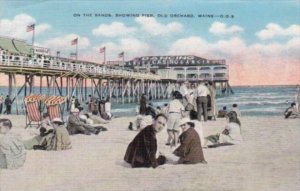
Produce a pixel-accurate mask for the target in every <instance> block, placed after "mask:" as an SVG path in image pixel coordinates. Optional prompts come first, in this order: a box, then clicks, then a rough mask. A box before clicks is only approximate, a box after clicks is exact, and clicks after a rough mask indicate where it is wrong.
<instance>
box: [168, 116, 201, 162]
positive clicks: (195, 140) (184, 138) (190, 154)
mask: <svg viewBox="0 0 300 191" xmlns="http://www.w3.org/2000/svg"><path fill="white" fill-rule="evenodd" d="M179 125H180V127H181V128H182V134H181V135H180V136H179V140H180V146H179V147H178V148H177V149H176V150H175V151H174V152H173V154H174V155H176V156H178V157H180V158H179V160H178V164H196V163H204V164H206V163H207V162H206V161H205V159H204V155H203V151H202V146H201V141H200V138H199V135H198V133H197V132H196V131H195V129H194V127H195V124H194V123H193V122H191V121H190V120H189V119H188V118H183V119H182V120H181V121H180V123H179Z"/></svg>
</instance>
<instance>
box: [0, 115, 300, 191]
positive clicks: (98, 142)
mask: <svg viewBox="0 0 300 191" xmlns="http://www.w3.org/2000/svg"><path fill="white" fill-rule="evenodd" d="M5 117H7V116H3V115H2V116H1V118H5ZM8 118H9V119H11V120H12V122H13V126H14V127H13V132H15V133H18V134H20V135H21V136H22V138H23V139H28V138H30V137H31V136H32V135H30V133H32V132H33V131H34V129H33V128H31V129H27V130H24V126H25V116H9V117H8ZM132 119H133V118H129V117H127V118H116V119H114V120H113V121H112V122H111V123H110V124H108V125H106V127H107V128H108V131H107V132H101V133H100V134H99V135H91V136H85V135H76V136H72V137H71V141H72V146H73V148H72V149H71V150H68V151H50V152H46V151H28V152H27V160H26V163H25V165H24V167H22V168H20V169H17V170H1V171H0V190H1V191H77V190H78V191H98V190H99V191H100V190H101V191H102V190H103V191H108V190H126V191H127V190H133V191H135V190H147V191H148V190H150V191H156V190H157V191H167V190H170V191H171V190H172V191H178V190H180V191H181V190H186V191H193V190H195V191H198V190H205V191H207V190H213V191H222V190H224V191H232V190H237V191H240V190H249V191H250V190H251V191H253V190H255V191H257V190H261V191H268V190H270V191H275V190H284V191H286V190H288V191H289V190H300V120H299V119H290V120H285V119H283V117H243V118H242V120H241V121H242V134H243V138H244V143H243V144H242V145H236V146H226V147H220V148H212V149H204V154H205V158H206V160H207V162H208V164H206V165H205V164H196V165H174V164H172V161H171V162H169V163H168V164H166V165H163V166H160V167H158V168H157V169H152V168H139V169H132V168H130V167H129V165H128V164H126V163H125V162H123V157H124V154H125V151H126V148H127V145H128V144H129V142H130V141H131V140H132V139H133V137H134V136H135V135H136V133H137V132H135V131H128V130H127V126H128V123H129V121H130V120H132ZM225 124H226V122H225V119H218V120H217V121H209V122H206V123H204V124H203V128H204V134H205V136H207V135H210V134H215V133H217V132H221V131H222V130H223V128H224V126H225ZM157 138H158V143H159V150H160V151H161V152H162V153H164V154H166V155H167V156H171V154H170V153H171V149H170V148H169V147H167V146H165V145H164V143H165V141H166V139H167V133H166V131H165V130H164V131H163V132H161V133H159V134H158V135H157ZM172 160H175V157H173V158H172Z"/></svg>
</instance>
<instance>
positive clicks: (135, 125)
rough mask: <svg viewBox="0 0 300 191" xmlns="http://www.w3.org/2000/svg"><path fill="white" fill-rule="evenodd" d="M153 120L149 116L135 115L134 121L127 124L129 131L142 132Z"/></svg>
mask: <svg viewBox="0 0 300 191" xmlns="http://www.w3.org/2000/svg"><path fill="white" fill-rule="evenodd" d="M152 121H153V118H152V116H151V115H137V116H136V120H135V121H133V122H129V126H128V129H129V130H142V129H144V128H145V127H147V126H148V125H151V124H152Z"/></svg>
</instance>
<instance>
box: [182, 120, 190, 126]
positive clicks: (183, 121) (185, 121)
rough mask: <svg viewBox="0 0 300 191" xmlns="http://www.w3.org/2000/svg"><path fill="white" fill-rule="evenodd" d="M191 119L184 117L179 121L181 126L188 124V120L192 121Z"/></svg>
mask: <svg viewBox="0 0 300 191" xmlns="http://www.w3.org/2000/svg"><path fill="white" fill-rule="evenodd" d="M190 121H191V120H190V119H189V118H182V119H181V120H180V122H179V126H182V125H184V124H186V123H187V122H190Z"/></svg>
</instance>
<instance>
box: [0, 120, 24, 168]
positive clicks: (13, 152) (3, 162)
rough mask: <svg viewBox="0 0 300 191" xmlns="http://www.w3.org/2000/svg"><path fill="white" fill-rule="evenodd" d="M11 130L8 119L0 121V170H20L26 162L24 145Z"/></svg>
mask: <svg viewBox="0 0 300 191" xmlns="http://www.w3.org/2000/svg"><path fill="white" fill-rule="evenodd" d="M11 128H12V123H11V121H10V120H9V119H0V169H1V168H2V169H17V168H20V167H22V166H23V165H24V163H25V160H26V151H25V147H24V144H23V142H22V140H21V139H20V137H18V136H17V135H15V134H13V133H11V132H10V131H11Z"/></svg>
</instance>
